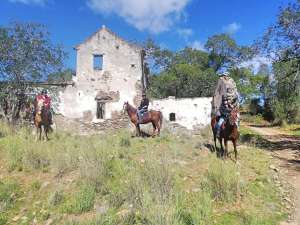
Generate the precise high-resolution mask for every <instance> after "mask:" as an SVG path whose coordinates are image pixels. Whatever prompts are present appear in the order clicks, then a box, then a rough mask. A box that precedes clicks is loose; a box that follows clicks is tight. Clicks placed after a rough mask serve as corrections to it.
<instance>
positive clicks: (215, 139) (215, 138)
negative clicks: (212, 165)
mask: <svg viewBox="0 0 300 225" xmlns="http://www.w3.org/2000/svg"><path fill="white" fill-rule="evenodd" d="M213 134H214V143H215V151H218V150H217V137H216V134H215V133H213Z"/></svg>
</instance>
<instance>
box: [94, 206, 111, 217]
mask: <svg viewBox="0 0 300 225" xmlns="http://www.w3.org/2000/svg"><path fill="white" fill-rule="evenodd" d="M108 209H109V207H108V206H107V205H101V206H95V211H96V213H97V214H100V215H103V214H105V213H106V212H107V210H108Z"/></svg>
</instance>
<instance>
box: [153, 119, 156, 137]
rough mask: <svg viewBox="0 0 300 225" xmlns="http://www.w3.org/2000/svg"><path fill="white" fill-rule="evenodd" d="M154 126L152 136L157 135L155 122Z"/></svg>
mask: <svg viewBox="0 0 300 225" xmlns="http://www.w3.org/2000/svg"><path fill="white" fill-rule="evenodd" d="M152 126H153V132H152V137H154V136H155V130H156V124H155V123H154V122H152Z"/></svg>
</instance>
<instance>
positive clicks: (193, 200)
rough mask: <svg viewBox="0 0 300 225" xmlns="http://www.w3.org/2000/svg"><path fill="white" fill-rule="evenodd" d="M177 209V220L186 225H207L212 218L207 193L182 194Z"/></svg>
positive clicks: (208, 194)
mask: <svg viewBox="0 0 300 225" xmlns="http://www.w3.org/2000/svg"><path fill="white" fill-rule="evenodd" d="M181 198H182V199H181V200H180V202H182V203H181V204H182V205H180V207H179V209H178V216H179V220H180V221H181V222H182V223H183V224H186V225H194V224H197V225H208V224H211V218H212V199H211V194H210V192H209V191H200V192H196V193H191V194H183V196H182V197H181Z"/></svg>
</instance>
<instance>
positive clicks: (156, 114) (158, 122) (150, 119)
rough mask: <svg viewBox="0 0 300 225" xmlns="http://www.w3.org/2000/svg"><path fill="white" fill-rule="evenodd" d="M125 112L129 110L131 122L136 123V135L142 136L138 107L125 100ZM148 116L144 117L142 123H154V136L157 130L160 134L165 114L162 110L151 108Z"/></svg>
mask: <svg viewBox="0 0 300 225" xmlns="http://www.w3.org/2000/svg"><path fill="white" fill-rule="evenodd" d="M123 109H124V112H127V114H128V116H129V118H130V120H131V122H132V123H133V124H134V125H135V128H136V136H141V130H140V124H139V123H138V116H137V109H136V108H134V107H133V106H132V105H130V104H129V103H128V102H125V103H124V105H123ZM147 113H148V116H146V118H144V119H143V121H142V123H141V124H147V123H152V126H153V133H152V137H154V136H155V131H156V130H157V135H158V136H159V135H160V129H161V127H162V120H163V115H162V113H161V112H160V111H155V110H150V111H149V112H147Z"/></svg>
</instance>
